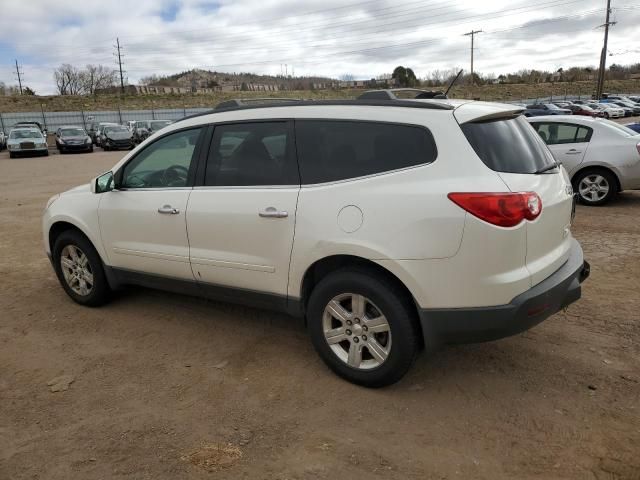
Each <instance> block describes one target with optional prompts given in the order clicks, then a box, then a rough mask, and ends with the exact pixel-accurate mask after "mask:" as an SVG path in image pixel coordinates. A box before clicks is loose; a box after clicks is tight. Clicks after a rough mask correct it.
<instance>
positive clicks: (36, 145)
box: [7, 127, 49, 158]
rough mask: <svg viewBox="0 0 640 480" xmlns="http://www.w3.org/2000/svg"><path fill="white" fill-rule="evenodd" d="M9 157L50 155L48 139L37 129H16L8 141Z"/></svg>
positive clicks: (10, 133)
mask: <svg viewBox="0 0 640 480" xmlns="http://www.w3.org/2000/svg"><path fill="white" fill-rule="evenodd" d="M7 149H8V150H9V157H11V158H15V157H17V156H19V155H22V156H31V155H45V156H46V155H49V148H48V147H47V139H46V138H45V136H44V135H43V134H42V132H41V131H40V130H39V129H37V128H31V127H25V128H14V129H12V130H11V132H9V137H8V139H7Z"/></svg>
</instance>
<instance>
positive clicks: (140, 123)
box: [136, 122, 149, 128]
mask: <svg viewBox="0 0 640 480" xmlns="http://www.w3.org/2000/svg"><path fill="white" fill-rule="evenodd" d="M148 126H149V125H148V124H147V122H136V128H148Z"/></svg>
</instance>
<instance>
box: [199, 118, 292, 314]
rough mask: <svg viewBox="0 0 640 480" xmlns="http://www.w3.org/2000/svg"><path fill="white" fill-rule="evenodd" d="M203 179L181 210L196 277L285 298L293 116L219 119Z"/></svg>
mask: <svg viewBox="0 0 640 480" xmlns="http://www.w3.org/2000/svg"><path fill="white" fill-rule="evenodd" d="M201 183H202V184H203V185H202V186H196V187H195V188H194V190H193V192H192V194H191V198H190V199H189V207H188V211H187V229H188V232H189V242H190V246H191V248H190V257H191V266H192V268H193V273H194V275H195V277H196V280H198V281H199V282H201V284H202V286H203V287H204V288H205V290H206V291H209V292H210V293H211V294H212V296H217V297H221V298H224V297H225V295H227V296H230V295H239V294H241V295H245V298H244V300H245V301H246V302H247V303H249V302H252V303H256V304H260V303H261V301H260V298H261V297H263V296H261V295H257V296H256V295H251V293H252V292H262V293H267V294H272V295H271V296H272V297H274V299H276V300H277V299H280V300H285V299H286V292H287V285H288V277H289V261H290V257H291V248H292V245H293V234H294V227H295V220H296V206H297V202H298V192H299V190H300V182H299V175H298V168H297V162H296V157H295V146H294V143H293V135H292V122H287V121H272V122H271V121H270V122H248V123H235V124H221V125H217V126H216V127H215V129H214V133H213V138H212V141H211V146H210V151H209V154H208V158H207V164H206V171H205V172H204V178H203V179H202V181H201ZM220 287H225V288H220ZM235 289H242V291H244V293H238V292H237V291H235ZM265 301H269V299H266V300H265Z"/></svg>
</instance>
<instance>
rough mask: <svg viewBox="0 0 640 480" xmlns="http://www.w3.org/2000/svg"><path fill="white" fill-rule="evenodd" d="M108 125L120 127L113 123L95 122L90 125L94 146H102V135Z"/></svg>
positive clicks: (90, 134)
mask: <svg viewBox="0 0 640 480" xmlns="http://www.w3.org/2000/svg"><path fill="white" fill-rule="evenodd" d="M107 125H118V124H117V123H113V122H93V123H92V124H90V125H89V136H90V137H91V141H92V142H93V144H94V145H100V134H101V133H102V129H103V128H104V127H105V126H107Z"/></svg>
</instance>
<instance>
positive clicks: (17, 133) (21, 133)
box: [9, 130, 42, 140]
mask: <svg viewBox="0 0 640 480" xmlns="http://www.w3.org/2000/svg"><path fill="white" fill-rule="evenodd" d="M9 138H12V139H14V140H19V139H22V138H42V134H41V133H40V132H39V131H38V130H14V131H12V132H11V135H9Z"/></svg>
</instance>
